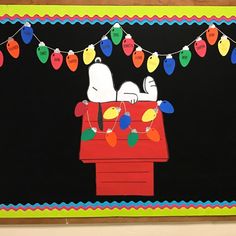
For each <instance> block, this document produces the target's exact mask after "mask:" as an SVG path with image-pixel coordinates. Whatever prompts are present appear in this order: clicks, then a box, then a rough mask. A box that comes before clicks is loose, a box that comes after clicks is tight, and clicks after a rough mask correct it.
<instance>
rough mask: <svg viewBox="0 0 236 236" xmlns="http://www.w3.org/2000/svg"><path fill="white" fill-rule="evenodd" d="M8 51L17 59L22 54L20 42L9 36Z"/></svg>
mask: <svg viewBox="0 0 236 236" xmlns="http://www.w3.org/2000/svg"><path fill="white" fill-rule="evenodd" d="M7 51H8V52H9V54H10V55H11V56H12V57H13V58H15V59H17V58H18V57H19V56H20V47H19V44H18V43H17V42H16V41H15V40H14V39H13V38H8V41H7Z"/></svg>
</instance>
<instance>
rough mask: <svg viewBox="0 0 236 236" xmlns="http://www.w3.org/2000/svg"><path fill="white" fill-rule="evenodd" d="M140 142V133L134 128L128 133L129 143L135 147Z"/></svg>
mask: <svg viewBox="0 0 236 236" xmlns="http://www.w3.org/2000/svg"><path fill="white" fill-rule="evenodd" d="M137 142H138V133H137V130H136V129H132V130H131V132H130V133H129V135H128V145H129V146H130V147H134V146H135V145H136V143H137Z"/></svg>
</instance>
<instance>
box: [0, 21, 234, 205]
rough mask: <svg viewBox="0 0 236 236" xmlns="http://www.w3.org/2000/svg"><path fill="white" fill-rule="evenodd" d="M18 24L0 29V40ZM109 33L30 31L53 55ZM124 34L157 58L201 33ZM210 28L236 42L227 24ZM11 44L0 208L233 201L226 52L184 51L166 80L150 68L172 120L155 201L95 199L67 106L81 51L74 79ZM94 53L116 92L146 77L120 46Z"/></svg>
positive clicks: (140, 29)
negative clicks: (185, 59) (16, 52)
mask: <svg viewBox="0 0 236 236" xmlns="http://www.w3.org/2000/svg"><path fill="white" fill-rule="evenodd" d="M21 26H22V25H21V24H19V23H17V24H10V23H6V24H1V25H0V41H3V40H5V39H6V38H8V37H9V36H10V35H12V34H13V33H14V32H15V31H17V30H18V29H19V28H20V27H21ZM110 27H111V25H109V24H105V25H100V24H95V25H90V24H85V25H80V24H75V25H71V24H66V25H61V24H55V25H51V24H45V25H41V24H39V23H37V24H34V25H33V28H34V32H35V34H36V35H37V36H38V37H39V38H40V39H41V40H42V41H44V42H45V43H46V44H47V45H49V46H53V47H58V48H60V49H61V50H69V49H82V48H85V47H87V46H88V45H89V44H91V43H94V42H96V41H98V40H99V39H100V38H101V37H102V35H103V34H104V33H106V32H107V31H108V30H109V29H110ZM123 27H124V29H125V30H126V31H127V32H129V33H130V34H131V35H132V36H133V38H134V39H135V40H136V42H137V43H139V44H140V45H142V46H143V47H144V48H146V49H149V50H150V51H156V50H158V51H159V52H160V53H165V52H172V51H176V50H178V49H180V48H181V47H183V46H184V45H185V44H187V43H189V42H191V41H192V40H193V39H194V38H195V37H196V36H198V35H199V34H200V33H202V32H203V31H204V30H205V29H206V28H207V27H208V26H207V25H206V24H204V25H201V26H198V25H196V24H194V25H192V26H188V25H186V24H184V25H182V26H179V25H176V24H175V25H172V26H169V25H163V26H159V25H153V26H149V25H143V26H140V25H133V26H131V25H129V24H125V25H124V26H123ZM219 28H220V29H221V30H222V31H223V32H225V33H226V34H227V35H229V36H231V37H232V38H233V39H236V25H235V24H233V25H230V26H227V25H225V24H222V25H220V26H219ZM15 39H16V40H17V41H18V42H19V44H20V48H21V55H20V58H19V59H18V60H15V59H13V58H11V57H10V56H9V55H8V53H7V51H6V49H5V46H1V47H0V50H2V51H3V53H4V55H5V63H4V66H3V67H2V68H0V109H1V111H0V186H1V187H0V203H4V204H9V203H12V204H17V203H22V204H26V203H44V202H47V203H52V202H57V203H61V202H67V203H69V202H72V201H73V202H79V201H83V202H87V201H92V202H94V201H101V202H103V201H122V200H124V201H139V200H142V201H148V200H150V201H164V200H168V201H173V200H176V201H181V200H185V201H190V200H193V201H198V200H202V201H207V200H209V201H215V200H218V201H224V200H227V201H232V200H235V199H236V181H235V179H236V171H235V167H236V150H235V146H236V133H235V131H236V125H235V120H236V106H235V88H236V87H235V79H236V78H235V72H236V67H235V65H232V64H231V62H230V53H229V55H227V56H226V57H222V56H220V54H219V52H218V48H217V45H215V46H208V51H207V55H206V57H205V58H200V57H198V56H197V55H196V53H195V52H194V49H193V47H191V51H192V60H191V62H190V65H189V66H188V67H187V68H182V67H181V66H180V64H179V62H178V57H176V56H175V59H176V63H177V65H176V69H175V72H174V74H173V75H172V76H167V75H166V74H165V72H164V69H163V67H162V65H160V66H159V68H158V69H157V70H156V71H155V72H154V73H153V74H152V76H153V77H154V78H155V80H156V83H157V86H158V91H159V99H167V100H169V101H171V102H172V103H173V104H174V107H175V113H174V114H173V115H171V116H169V115H165V116H164V121H165V129H166V135H167V140H168V145H169V152H170V160H169V161H168V162H167V163H163V164H155V196H153V197H139V196H126V197H125V196H124V197H122V196H119V197H118V196H117V197H105V196H104V197H97V196H96V195H95V165H94V164H83V163H82V162H81V161H80V160H79V158H78V153H79V144H80V134H81V131H80V129H81V119H78V118H75V117H74V115H73V112H74V107H75V105H76V103H77V102H78V101H81V100H83V99H85V98H86V90H87V86H88V67H87V66H85V65H84V64H83V62H82V54H80V55H79V59H80V63H79V67H78V70H77V71H76V72H75V73H72V72H70V71H69V69H68V68H67V66H66V65H65V63H64V64H63V66H62V68H61V69H60V70H59V71H55V70H54V69H53V68H52V66H51V65H50V62H48V63H47V64H45V65H43V64H41V63H40V62H39V60H38V59H37V56H36V48H37V46H38V43H37V41H36V40H35V39H34V40H33V41H32V43H31V44H30V45H24V43H23V42H22V41H21V39H20V35H17V36H16V37H15ZM231 51H232V45H231V50H230V52H231ZM96 52H97V56H101V57H102V60H103V62H104V63H106V64H107V65H108V66H109V67H110V68H111V70H112V73H113V78H114V82H115V86H116V88H119V86H120V85H121V83H122V82H124V81H126V80H131V81H134V82H136V83H137V84H138V85H139V87H140V88H142V81H143V78H144V77H145V76H147V75H149V73H148V72H147V69H146V66H145V65H143V66H142V68H141V69H135V67H134V66H133V65H132V61H131V58H128V57H126V56H125V55H124V53H123V51H122V48H121V45H118V46H114V48H113V54H112V56H111V57H110V58H105V56H103V54H102V52H101V51H100V48H99V47H98V46H97V47H96ZM147 56H148V55H146V57H147ZM64 59H65V57H64ZM162 61H163V60H162ZM162 61H161V63H162Z"/></svg>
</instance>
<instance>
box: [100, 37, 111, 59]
mask: <svg viewBox="0 0 236 236" xmlns="http://www.w3.org/2000/svg"><path fill="white" fill-rule="evenodd" d="M100 48H101V50H102V52H103V54H104V55H105V56H106V57H109V56H111V54H112V49H113V46H112V42H111V40H110V39H109V38H108V37H107V36H103V37H102V40H101V42H100Z"/></svg>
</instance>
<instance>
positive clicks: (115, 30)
mask: <svg viewBox="0 0 236 236" xmlns="http://www.w3.org/2000/svg"><path fill="white" fill-rule="evenodd" d="M122 37H123V30H122V28H121V27H120V25H119V24H118V23H116V24H115V25H114V26H113V27H112V29H111V40H112V42H113V43H114V44H115V45H118V44H119V43H120V42H121V40H122Z"/></svg>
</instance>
